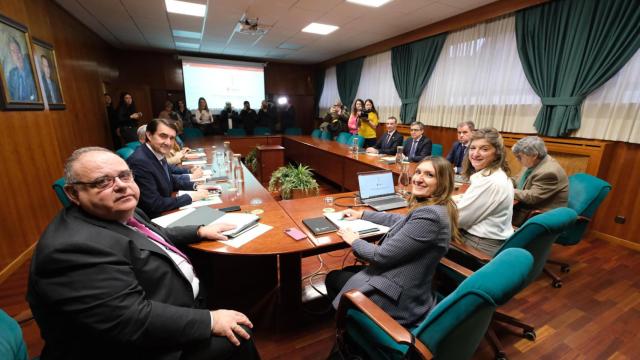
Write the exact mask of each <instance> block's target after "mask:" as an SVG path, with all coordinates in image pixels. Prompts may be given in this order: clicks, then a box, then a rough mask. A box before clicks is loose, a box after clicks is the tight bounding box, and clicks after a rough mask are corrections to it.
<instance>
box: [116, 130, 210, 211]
mask: <svg viewBox="0 0 640 360" xmlns="http://www.w3.org/2000/svg"><path fill="white" fill-rule="evenodd" d="M176 133H177V130H176V126H175V125H174V124H171V123H169V122H168V121H167V120H164V119H154V120H152V121H151V122H150V123H149V124H147V132H146V136H147V142H146V143H145V144H144V145H140V146H138V148H137V149H136V150H135V151H134V152H133V154H131V156H130V157H129V158H128V159H127V163H129V167H131V170H133V174H134V175H135V178H136V183H137V184H138V186H139V187H140V205H139V206H140V208H141V209H142V210H144V212H146V213H147V214H148V215H149V216H151V217H156V216H158V215H160V213H162V212H164V211H168V210H173V209H177V208H179V207H181V206H185V205H189V204H191V202H192V201H198V200H202V199H204V198H206V197H207V196H208V195H209V193H208V191H207V190H206V189H203V188H198V187H197V186H196V184H195V183H194V182H191V181H190V180H189V179H188V178H187V177H185V176H182V175H175V174H172V173H171V171H170V167H169V164H168V163H167V160H166V159H165V156H167V155H168V154H169V152H170V151H171V147H172V146H173V142H174V141H175V138H176ZM178 190H193V192H192V193H189V194H183V195H181V196H177V197H173V196H171V193H172V192H174V191H178Z"/></svg>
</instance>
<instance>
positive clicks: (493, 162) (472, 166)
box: [457, 128, 514, 255]
mask: <svg viewBox="0 0 640 360" xmlns="http://www.w3.org/2000/svg"><path fill="white" fill-rule="evenodd" d="M510 174H511V171H510V169H509V164H508V163H507V157H506V152H505V147H504V142H503V140H502V136H501V135H500V133H499V132H498V130H496V129H494V128H484V129H479V130H476V131H474V132H473V134H472V135H471V140H470V141H469V150H468V153H467V155H465V157H464V160H463V165H462V176H463V177H465V178H466V179H468V180H470V182H471V184H470V185H469V188H468V189H467V191H466V192H465V193H464V194H462V195H461V196H460V198H459V200H458V201H457V205H458V211H459V213H460V220H459V225H460V229H461V233H462V242H464V243H465V244H467V245H469V246H472V247H474V248H476V249H478V250H480V251H483V252H485V253H487V254H488V255H493V254H495V253H496V251H498V249H499V248H500V247H501V246H502V244H503V243H504V241H505V240H506V239H507V238H508V237H509V236H511V234H513V227H512V226H511V217H512V216H513V198H514V190H513V183H512V182H511V179H510V178H509V176H510Z"/></svg>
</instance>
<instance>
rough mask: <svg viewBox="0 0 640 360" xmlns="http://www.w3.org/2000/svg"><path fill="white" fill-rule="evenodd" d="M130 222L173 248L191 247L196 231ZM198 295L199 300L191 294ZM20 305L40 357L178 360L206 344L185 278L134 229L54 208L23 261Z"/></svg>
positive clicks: (206, 331)
mask: <svg viewBox="0 0 640 360" xmlns="http://www.w3.org/2000/svg"><path fill="white" fill-rule="evenodd" d="M135 217H136V219H138V220H139V221H140V222H142V223H143V224H145V225H146V226H147V227H149V228H150V229H152V230H153V231H154V232H156V233H157V234H159V235H161V236H162V237H163V238H165V240H170V241H172V242H173V243H174V244H175V245H178V246H179V245H185V244H188V243H192V242H196V241H198V240H199V239H198V238H197V236H196V227H195V226H189V227H180V228H171V229H169V228H168V229H163V228H160V227H156V226H154V225H152V224H150V223H149V220H148V218H147V217H146V215H145V214H144V213H143V212H141V211H139V210H137V211H136V214H135ZM199 297H200V296H199ZM27 300H28V301H29V305H30V306H31V309H32V311H33V315H34V317H35V319H36V321H37V322H38V325H39V327H40V330H41V334H42V337H43V339H44V340H45V346H44V349H43V351H42V356H41V358H42V359H43V360H47V359H178V358H179V357H180V354H181V349H182V348H185V347H187V346H190V344H191V343H193V342H195V341H202V340H206V339H209V338H210V336H211V328H210V326H211V319H210V315H209V311H208V310H204V309H197V308H196V307H197V306H196V304H197V303H199V302H200V300H201V299H199V298H198V299H197V300H194V298H193V290H192V287H191V285H190V283H189V281H188V280H187V279H186V278H185V277H184V275H183V274H182V272H181V271H180V269H179V268H178V267H177V265H175V263H174V262H173V261H172V260H171V258H170V257H169V256H168V255H167V254H166V253H165V252H164V251H163V250H162V249H160V248H159V247H158V246H156V245H155V243H153V242H152V241H150V240H149V239H148V238H147V237H146V236H144V235H142V234H140V233H139V232H137V231H135V230H133V229H131V228H129V227H127V226H125V225H123V224H121V223H119V222H114V221H106V220H101V219H97V218H95V217H93V216H91V215H89V214H88V213H86V212H84V211H83V210H81V209H80V208H78V207H77V206H70V207H67V208H66V209H64V210H62V211H61V212H60V213H59V214H58V215H57V216H56V217H55V218H54V219H53V221H52V222H51V224H49V226H48V227H47V229H46V230H45V232H44V233H43V235H42V237H41V238H40V241H39V242H38V245H37V247H36V250H35V252H34V254H33V258H32V260H31V271H30V274H29V286H28V292H27Z"/></svg>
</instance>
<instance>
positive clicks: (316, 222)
mask: <svg viewBox="0 0 640 360" xmlns="http://www.w3.org/2000/svg"><path fill="white" fill-rule="evenodd" d="M302 223H303V224H304V225H305V226H306V227H308V228H309V230H311V232H312V233H313V235H316V236H317V235H323V234H328V233H331V232H334V231H338V228H337V227H336V226H335V225H334V224H333V223H332V222H331V221H329V220H328V219H327V218H326V217H324V216H320V217H316V218H310V219H303V220H302Z"/></svg>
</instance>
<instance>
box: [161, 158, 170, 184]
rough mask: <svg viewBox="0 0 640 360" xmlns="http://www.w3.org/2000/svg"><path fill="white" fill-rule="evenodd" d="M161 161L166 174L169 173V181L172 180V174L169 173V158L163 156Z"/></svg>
mask: <svg viewBox="0 0 640 360" xmlns="http://www.w3.org/2000/svg"><path fill="white" fill-rule="evenodd" d="M160 163H161V164H162V168H163V169H164V173H165V175H167V179H168V180H169V182H171V175H169V164H168V163H167V159H165V158H162V160H160Z"/></svg>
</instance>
